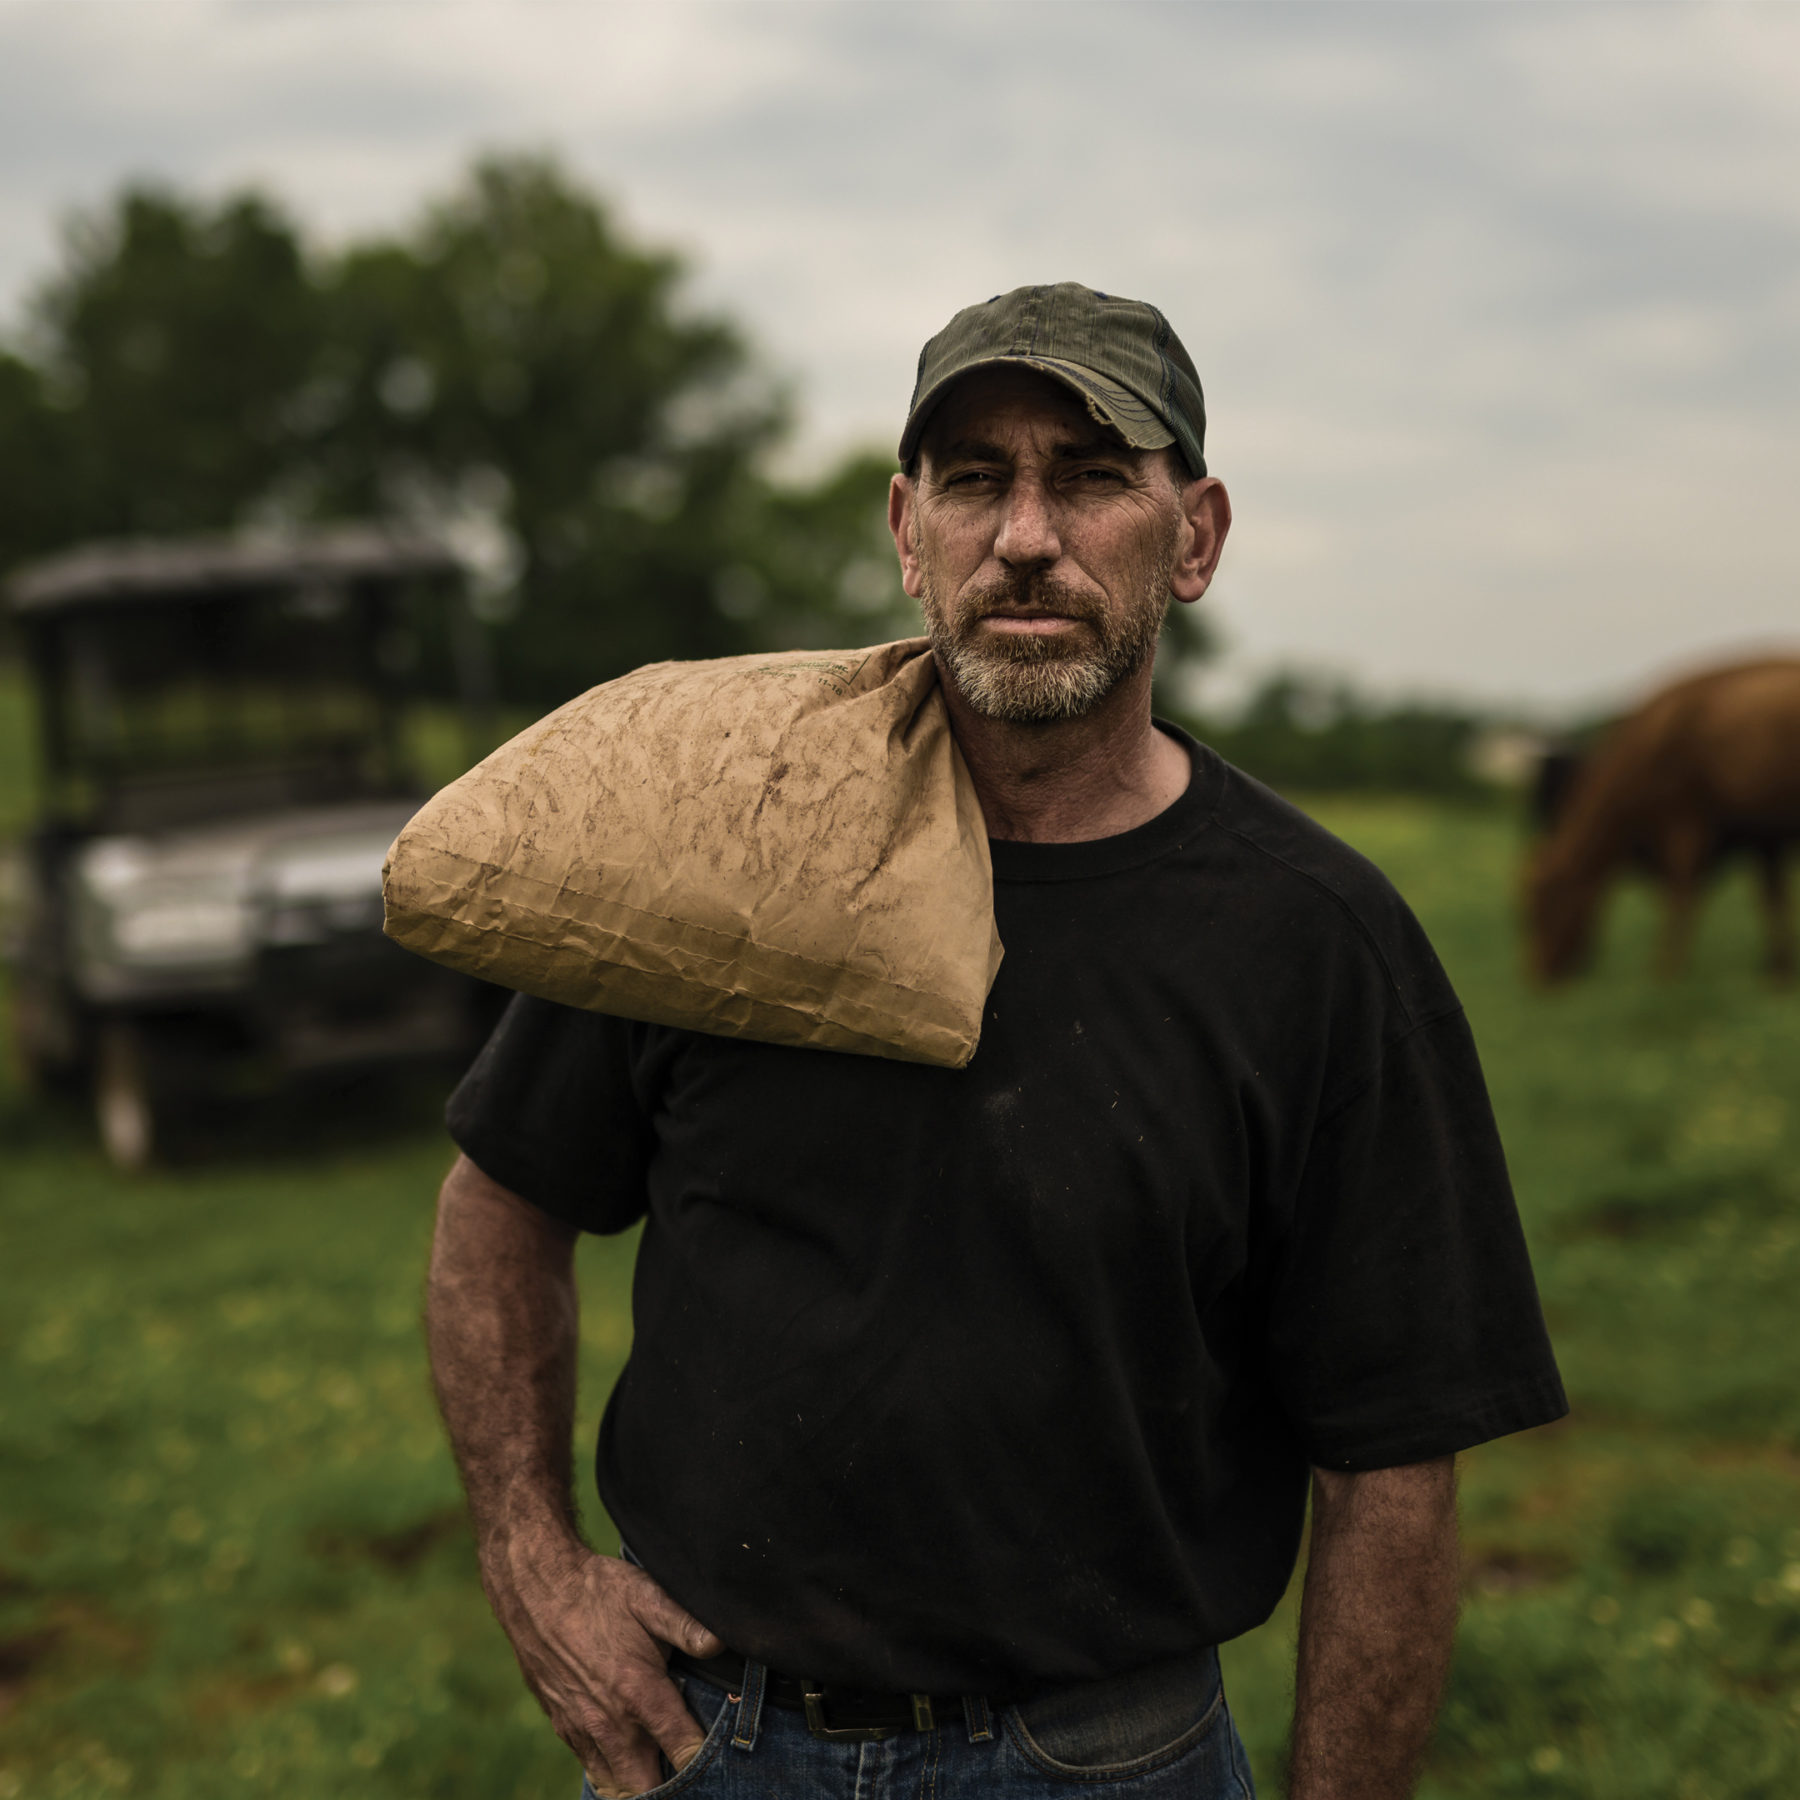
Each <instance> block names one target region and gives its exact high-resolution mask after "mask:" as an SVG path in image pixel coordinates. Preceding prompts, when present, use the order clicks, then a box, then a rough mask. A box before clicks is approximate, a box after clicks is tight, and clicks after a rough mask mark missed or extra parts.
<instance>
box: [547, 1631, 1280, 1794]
mask: <svg viewBox="0 0 1800 1800" xmlns="http://www.w3.org/2000/svg"><path fill="white" fill-rule="evenodd" d="M765 1673H766V1671H764V1669H763V1668H762V1666H761V1665H760V1664H757V1663H752V1664H751V1665H750V1666H749V1668H748V1669H747V1670H746V1671H745V1679H744V1681H743V1683H742V1689H741V1692H739V1693H738V1694H737V1695H736V1696H735V1697H734V1696H732V1695H728V1694H727V1693H726V1691H725V1690H724V1689H723V1688H720V1687H715V1686H714V1685H713V1684H712V1683H711V1682H710V1681H705V1680H702V1679H701V1678H700V1677H698V1676H694V1675H680V1674H677V1675H676V1676H675V1678H674V1679H675V1682H676V1685H677V1686H678V1687H680V1688H681V1690H682V1692H683V1694H684V1695H685V1697H686V1699H687V1704H688V1709H689V1711H691V1712H692V1713H693V1715H694V1717H695V1718H696V1719H698V1720H699V1722H700V1723H701V1724H702V1725H703V1726H705V1727H706V1728H707V1732H706V1742H705V1744H704V1745H703V1746H702V1748H701V1750H700V1753H699V1754H698V1755H697V1756H696V1757H695V1758H694V1759H693V1761H692V1762H690V1763H689V1764H688V1765H687V1767H686V1768H685V1769H683V1770H682V1771H681V1772H680V1774H678V1775H671V1776H670V1777H669V1778H668V1779H667V1780H666V1781H664V1782H663V1784H662V1785H661V1786H660V1787H656V1788H652V1789H650V1790H649V1791H650V1794H652V1795H654V1796H655V1797H656V1800H663V1796H665V1795H668V1796H673V1795H676V1794H682V1795H687V1796H690V1797H691V1800H1058V1797H1061V1800H1067V1797H1068V1796H1071V1795H1075V1794H1080V1793H1090V1794H1096V1795H1108V1796H1110V1795H1117V1796H1118V1800H1255V1789H1254V1788H1253V1786H1252V1785H1251V1780H1250V1765H1249V1762H1248V1761H1247V1760H1246V1758H1245V1756H1244V1746H1243V1745H1242V1743H1240V1742H1239V1740H1238V1734H1237V1728H1236V1726H1234V1725H1233V1724H1232V1722H1231V1713H1230V1711H1229V1710H1228V1708H1227V1707H1226V1705H1225V1689H1224V1685H1223V1683H1222V1682H1221V1680H1220V1678H1219V1660H1218V1657H1217V1656H1216V1655H1212V1654H1210V1653H1209V1654H1208V1655H1207V1656H1205V1657H1204V1658H1201V1659H1198V1660H1196V1661H1194V1662H1190V1663H1189V1664H1188V1665H1187V1666H1186V1667H1185V1668H1184V1669H1181V1670H1179V1671H1171V1678H1170V1679H1169V1680H1165V1681H1160V1682H1159V1681H1149V1682H1146V1681H1145V1680H1143V1679H1141V1678H1139V1679H1137V1680H1134V1681H1132V1682H1131V1683H1130V1684H1129V1686H1127V1684H1124V1683H1113V1682H1100V1683H1096V1684H1095V1685H1094V1686H1092V1687H1087V1688H1081V1689H1075V1690H1069V1691H1067V1692H1065V1693H1062V1694H1057V1695H1050V1696H1046V1697H1044V1698H1042V1699H1038V1700H1032V1701H1028V1702H1027V1703H1026V1704H1024V1705H1023V1706H1009V1707H1007V1708H1005V1709H1004V1710H1002V1711H1000V1712H997V1713H996V1712H990V1711H989V1709H988V1707H987V1704H986V1702H984V1701H980V1700H971V1701H965V1702H964V1704H963V1707H962V1709H961V1711H960V1715H959V1716H956V1717H952V1718H948V1719H940V1720H939V1722H938V1725H937V1728H936V1729H935V1730H931V1731H904V1732H901V1733H899V1734H898V1735H897V1736H894V1737H889V1738H882V1739H879V1740H871V1741H864V1742H860V1743H844V1742H833V1741H832V1740H830V1739H826V1738H816V1737H814V1736H813V1735H812V1734H811V1732H809V1731H808V1730H807V1726H806V1719H805V1716H804V1715H803V1714H801V1713H799V1712H796V1711H793V1710H791V1709H789V1708H786V1707H779V1706H774V1705H771V1704H767V1703H766V1702H765V1700H764V1695H763V1681H764V1677H765ZM665 1766H666V1765H665ZM581 1800H595V1795H594V1790H593V1789H592V1788H591V1787H590V1786H589V1785H588V1784H587V1782H585V1781H584V1782H583V1783H582V1784H581Z"/></svg>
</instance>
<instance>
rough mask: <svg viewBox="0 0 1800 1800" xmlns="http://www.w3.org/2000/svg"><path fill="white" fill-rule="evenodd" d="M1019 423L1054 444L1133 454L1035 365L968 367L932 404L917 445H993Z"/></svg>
mask: <svg viewBox="0 0 1800 1800" xmlns="http://www.w3.org/2000/svg"><path fill="white" fill-rule="evenodd" d="M1020 427H1025V428H1028V429H1031V430H1033V431H1034V432H1046V433H1048V434H1049V435H1051V436H1052V437H1053V438H1054V439H1055V440H1056V441H1057V442H1058V443H1059V444H1063V445H1068V446H1076V445H1079V446H1081V447H1082V448H1084V449H1085V448H1089V447H1091V448H1093V449H1095V450H1100V449H1107V450H1112V451H1116V452H1117V453H1118V454H1119V455H1120V456H1123V457H1126V458H1132V459H1134V458H1136V457H1137V456H1139V455H1141V454H1142V452H1139V451H1134V450H1133V449H1132V448H1131V447H1130V445H1128V444H1127V443H1126V442H1125V440H1124V439H1123V438H1122V437H1120V436H1119V434H1118V433H1117V432H1116V431H1114V430H1113V428H1112V427H1111V426H1110V425H1108V424H1105V423H1103V422H1102V421H1101V420H1099V419H1096V418H1095V417H1094V415H1093V413H1092V412H1091V411H1090V410H1089V409H1088V406H1087V403H1086V402H1085V401H1084V400H1083V399H1082V398H1081V396H1080V395H1079V394H1077V393H1075V392H1074V391H1073V390H1072V389H1070V388H1068V387H1065V386H1064V385H1063V383H1062V382H1060V381H1057V380H1054V379H1053V378H1052V377H1050V376H1048V375H1043V374H1040V373H1039V372H1038V371H1037V370H1035V369H1025V368H1019V367H1016V366H1013V367H999V368H986V369H972V370H971V371H970V372H969V373H968V374H967V375H964V376H962V377H961V378H960V379H959V380H958V381H957V382H956V383H955V384H954V386H952V387H951V389H950V391H949V392H948V393H947V394H945V396H944V397H943V399H942V400H940V401H939V402H938V404H937V406H936V407H935V408H934V409H933V411H932V415H931V419H930V421H929V422H928V424H927V425H926V428H925V435H924V437H923V439H922V440H921V444H920V448H921V449H922V450H923V451H924V452H925V453H926V455H928V456H943V455H945V454H947V453H949V452H951V451H953V450H955V449H956V448H958V447H959V446H975V445H983V446H992V445H996V444H997V443H998V442H999V440H1000V438H1002V437H1003V436H1009V435H1011V434H1012V433H1013V432H1016V431H1017V430H1018V429H1020Z"/></svg>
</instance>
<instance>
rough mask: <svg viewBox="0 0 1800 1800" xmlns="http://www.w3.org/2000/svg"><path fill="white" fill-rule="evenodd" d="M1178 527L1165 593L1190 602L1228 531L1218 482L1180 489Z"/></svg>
mask: <svg viewBox="0 0 1800 1800" xmlns="http://www.w3.org/2000/svg"><path fill="white" fill-rule="evenodd" d="M1181 527H1182V528H1181V547H1180V552H1179V554H1178V555H1177V556H1176V559H1175V568H1174V572H1173V573H1172V574H1171V575H1170V577H1169V591H1170V592H1171V593H1173V594H1174V596H1175V598H1176V599H1177V600H1185V601H1188V602H1189V603H1192V602H1193V601H1195V600H1198V599H1199V598H1200V596H1201V595H1202V594H1204V593H1205V592H1206V590H1207V588H1209V587H1210V586H1211V585H1212V578H1213V574H1214V572H1215V571H1216V570H1217V569H1218V566H1219V557H1220V554H1221V553H1222V552H1223V551H1224V548H1225V534H1226V533H1227V532H1228V531H1230V529H1231V497H1230V496H1229V495H1228V494H1227V493H1226V492H1225V484H1224V483H1223V482H1222V481H1217V480H1215V479H1214V478H1213V477H1212V476H1210V475H1203V476H1201V477H1200V479H1199V480H1198V481H1190V482H1189V483H1188V484H1187V486H1186V487H1184V488H1183V489H1182V490H1181ZM907 591H908V592H909V593H910V592H911V590H910V589H908V590H907Z"/></svg>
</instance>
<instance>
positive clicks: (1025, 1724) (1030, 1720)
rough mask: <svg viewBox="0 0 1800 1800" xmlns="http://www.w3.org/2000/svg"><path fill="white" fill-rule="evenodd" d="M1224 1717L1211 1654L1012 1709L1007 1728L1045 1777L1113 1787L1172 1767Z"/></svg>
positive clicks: (1214, 1657)
mask: <svg viewBox="0 0 1800 1800" xmlns="http://www.w3.org/2000/svg"><path fill="white" fill-rule="evenodd" d="M1224 1717H1225V1690H1224V1686H1223V1683H1222V1682H1221V1680H1220V1675H1219V1659H1218V1655H1217V1653H1216V1652H1214V1651H1211V1650H1208V1651H1206V1652H1204V1653H1203V1654H1201V1655H1199V1656H1194V1657H1187V1658H1183V1659H1181V1660H1180V1661H1178V1662H1172V1663H1165V1664H1161V1665H1159V1666H1158V1667H1156V1668H1154V1669H1146V1670H1140V1671H1138V1672H1136V1673H1134V1674H1131V1675H1126V1676H1120V1677H1117V1678H1115V1679H1113V1680H1109V1681H1097V1682H1092V1683H1089V1684H1088V1685H1086V1686H1083V1687H1080V1688H1071V1689H1066V1690H1064V1691H1063V1692H1061V1693H1056V1694H1050V1695H1045V1696H1043V1697H1041V1698H1039V1699H1036V1700H1031V1701H1027V1702H1025V1703H1024V1704H1023V1705H1020V1706H1014V1707H1011V1708H1009V1709H1008V1711H1007V1714H1006V1729H1007V1733H1008V1735H1009V1736H1010V1737H1011V1738H1012V1739H1013V1741H1014V1742H1015V1743H1016V1744H1017V1746H1018V1748H1019V1749H1020V1751H1021V1752H1022V1753H1023V1754H1024V1755H1025V1756H1026V1757H1027V1759H1028V1760H1030V1761H1031V1762H1032V1763H1034V1764H1036V1766H1037V1767H1038V1768H1039V1769H1041V1770H1043V1771H1044V1772H1045V1773H1046V1774H1051V1775H1060V1776H1063V1777H1065V1778H1067V1779H1070V1780H1077V1781H1096V1780H1099V1781H1107V1780H1115V1781H1116V1780H1123V1779H1125V1778H1126V1777H1129V1776H1133V1775H1142V1774H1148V1773H1150V1772H1152V1771H1154V1770H1157V1769H1160V1768H1163V1767H1165V1766H1166V1765H1168V1764H1169V1763H1172V1762H1175V1761H1177V1760H1178V1759H1179V1758H1181V1757H1183V1756H1185V1755H1186V1754H1187V1753H1188V1752H1189V1751H1190V1750H1192V1749H1193V1748H1194V1747H1195V1745H1197V1744H1198V1743H1200V1742H1201V1740H1202V1739H1204V1738H1205V1737H1206V1736H1207V1734H1208V1733H1209V1732H1210V1731H1212V1730H1213V1728H1214V1727H1215V1726H1216V1725H1217V1724H1219V1723H1220V1721H1221V1720H1222V1719H1223V1718H1224Z"/></svg>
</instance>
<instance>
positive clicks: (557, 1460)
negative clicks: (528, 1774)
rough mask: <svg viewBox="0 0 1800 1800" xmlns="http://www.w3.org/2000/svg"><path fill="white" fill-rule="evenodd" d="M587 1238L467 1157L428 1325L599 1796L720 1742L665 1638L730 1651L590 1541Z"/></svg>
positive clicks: (562, 1725) (455, 1439) (549, 1671)
mask: <svg viewBox="0 0 1800 1800" xmlns="http://www.w3.org/2000/svg"><path fill="white" fill-rule="evenodd" d="M575 1237H576V1234H575V1232H574V1231H573V1230H572V1229H570V1228H569V1227H568V1226H566V1225H563V1224H562V1223H560V1222H559V1221H558V1220H556V1219H553V1218H551V1217H550V1215H549V1214H548V1213H545V1212H542V1211H540V1210H539V1209H538V1208H537V1207H535V1206H533V1205H531V1204H530V1203H529V1202H528V1201H525V1200H521V1199H520V1198H519V1196H518V1195H516V1194H513V1193H510V1192H509V1191H508V1190H507V1189H505V1188H503V1187H501V1186H500V1184H499V1183H498V1182H495V1181H491V1180H489V1179H488V1177H487V1176H486V1175H484V1174H483V1173H482V1172H481V1170H480V1169H478V1168H477V1167H476V1166H475V1165H474V1164H473V1163H472V1162H470V1161H469V1159H468V1158H467V1157H466V1156H465V1157H461V1158H459V1159H458V1160H457V1163H456V1166H455V1167H454V1168H453V1169H451V1171H450V1173H449V1175H448V1176H447V1177H446V1178H445V1181H444V1186H443V1191H442V1193H441V1194H440V1195H439V1196H438V1216H437V1233H436V1236H435V1237H434V1239H433V1241H432V1248H431V1275H430V1281H429V1285H428V1291H427V1301H426V1330H427V1336H428V1339H429V1342H430V1347H431V1371H432V1378H433V1380H434V1381H435V1383H436V1385H437V1395H438V1404H439V1406H440V1407H441V1408H442V1409H443V1414H444V1422H445V1424H446V1425H447V1426H448V1427H449V1431H450V1442H451V1446H452V1447H453V1448H454V1450H455V1452H456V1461H457V1466H458V1467H459V1468H460V1469H461V1471H462V1478H463V1486H464V1487H465V1488H466V1489H467V1490H468V1495H469V1510H470V1513H471V1515H472V1516H473V1518H474V1522H475V1536H476V1542H477V1546H478V1548H479V1553H480V1560H481V1584H482V1587H483V1588H484V1589H485V1590H486V1593H487V1597H488V1600H489V1603H490V1604H491V1605H492V1606H493V1609H494V1613H495V1616H496V1617H497V1618H498V1619H499V1621H500V1624H501V1626H502V1627H503V1628H504V1630H505V1632H506V1635H507V1636H508V1637H509V1638H510V1639H511V1640H512V1645H513V1650H514V1652H515V1653H516V1654H517V1656H518V1659H519V1666H520V1668H521V1669H523V1671H524V1673H525V1680H526V1682H527V1684H528V1685H529V1686H530V1688H531V1690H532V1692H533V1693H534V1694H536V1696H537V1697H538V1700H539V1701H540V1703H541V1704H542V1705H543V1708H544V1710H545V1712H547V1713H548V1714H549V1715H550V1721H551V1723H552V1724H553V1725H554V1726H555V1727H556V1730H557V1734H558V1735H559V1736H560V1737H561V1738H562V1739H563V1741H564V1742H565V1743H566V1744H568V1746H569V1747H570V1748H571V1749H572V1750H573V1751H574V1752H575V1754H576V1755H577V1756H579V1757H580V1758H581V1761H582V1764H583V1766H584V1767H585V1768H586V1769H587V1772H588V1778H589V1780H591V1781H592V1782H593V1784H594V1788H595V1790H596V1791H597V1792H599V1793H601V1794H606V1795H626V1794H639V1793H642V1792H643V1791H644V1790H645V1789H647V1788H652V1787H655V1786H656V1785H657V1784H658V1783H659V1782H660V1781H661V1780H662V1778H663V1777H662V1771H661V1768H660V1766H659V1764H658V1761H657V1749H658V1746H660V1747H661V1749H662V1750H663V1751H664V1752H665V1753H666V1754H667V1756H668V1758H669V1760H670V1762H672V1763H674V1764H675V1765H676V1766H677V1767H679V1766H680V1765H681V1764H682V1763H684V1762H686V1761H687V1760H688V1759H689V1758H690V1757H691V1756H692V1755H693V1754H694V1752H695V1751H696V1750H698V1749H699V1747H700V1744H701V1741H702V1734H701V1731H700V1728H699V1726H698V1725H697V1724H696V1723H695V1722H694V1719H693V1716H692V1715H691V1714H690V1713H689V1712H688V1710H687V1708H686V1707H685V1706H684V1705H683V1704H682V1702H681V1695H680V1693H679V1691H678V1690H677V1689H676V1687H675V1685H674V1684H673V1683H672V1682H671V1681H670V1680H669V1678H668V1675H667V1673H666V1668H665V1657H664V1653H663V1651H662V1649H661V1647H660V1646H661V1645H662V1644H678V1645H680V1646H681V1647H682V1648H683V1649H684V1650H688V1651H690V1652H692V1653H693V1654H694V1655H697V1656H713V1655H716V1654H718V1652H719V1651H720V1650H722V1649H723V1648H724V1646H723V1645H722V1644H721V1643H720V1642H719V1640H718V1639H717V1638H716V1637H714V1636H713V1634H712V1633H711V1632H710V1631H708V1630H707V1629H706V1628H705V1626H703V1625H702V1624H701V1623H700V1622H699V1621H698V1620H697V1619H695V1618H693V1617H692V1616H690V1615H689V1614H688V1613H686V1612H685V1611H683V1610H682V1608H681V1607H679V1606H677V1605H676V1604H675V1602H674V1601H673V1600H671V1599H670V1598H669V1597H668V1595H667V1594H665V1593H664V1592H663V1591H662V1589H661V1588H659V1587H658V1586H657V1585H656V1583H655V1582H654V1581H652V1580H651V1579H650V1577H649V1576H648V1575H646V1574H645V1573H644V1572H643V1570H641V1569H635V1568H633V1567H632V1566H631V1565H630V1564H629V1563H626V1562H623V1561H621V1560H620V1559H619V1558H617V1557H611V1556H596V1555H595V1554H594V1553H593V1551H591V1550H590V1549H589V1548H588V1547H587V1545H586V1544H584V1543H583V1542H582V1541H581V1535H580V1533H579V1531H578V1529H577V1527H576V1522H575V1501H574V1492H573V1481H572V1477H571V1470H570V1455H569V1445H570V1440H571V1438H572V1436H573V1433H574V1427H575V1349H576V1331H577V1323H578V1313H579V1301H578V1298H577V1295H576V1290H575V1262H574V1253H575Z"/></svg>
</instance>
